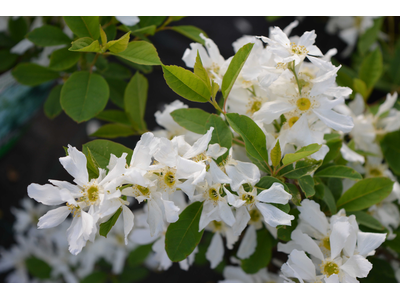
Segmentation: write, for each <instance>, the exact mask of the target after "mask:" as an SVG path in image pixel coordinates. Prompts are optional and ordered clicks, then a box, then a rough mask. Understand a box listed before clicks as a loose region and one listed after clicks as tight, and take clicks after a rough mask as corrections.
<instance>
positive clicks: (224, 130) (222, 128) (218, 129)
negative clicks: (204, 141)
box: [206, 114, 232, 163]
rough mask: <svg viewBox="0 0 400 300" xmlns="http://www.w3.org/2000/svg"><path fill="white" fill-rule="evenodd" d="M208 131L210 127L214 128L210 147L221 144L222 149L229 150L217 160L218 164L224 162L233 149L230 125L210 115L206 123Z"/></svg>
mask: <svg viewBox="0 0 400 300" xmlns="http://www.w3.org/2000/svg"><path fill="white" fill-rule="evenodd" d="M206 126H207V130H208V129H209V128H210V127H214V130H213V133H212V137H211V140H210V145H212V144H219V145H220V146H221V147H225V148H227V149H228V150H227V151H226V152H225V153H224V154H223V155H221V156H220V157H219V158H218V159H217V163H220V162H222V161H223V160H224V159H226V158H227V157H228V154H229V149H230V148H231V147H232V132H231V130H230V128H229V126H228V125H226V123H225V122H224V120H222V119H221V117H219V116H217V115H214V114H212V115H210V117H209V118H208V120H207V123H206Z"/></svg>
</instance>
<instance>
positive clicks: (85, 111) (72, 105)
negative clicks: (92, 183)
mask: <svg viewBox="0 0 400 300" xmlns="http://www.w3.org/2000/svg"><path fill="white" fill-rule="evenodd" d="M109 94H110V90H109V87H108V84H107V82H106V81H105V79H104V78H103V77H102V76H100V75H98V74H94V73H90V72H88V71H79V72H75V73H73V74H72V75H71V76H70V77H69V78H68V80H67V81H66V82H65V83H64V86H63V88H62V90H61V106H62V108H63V109H64V111H65V113H66V114H67V115H68V116H70V117H71V118H72V119H73V120H74V121H76V122H78V123H80V122H83V121H87V120H89V119H91V118H93V117H94V116H96V115H97V114H98V113H99V112H101V111H102V110H103V109H104V108H105V106H106V104H107V100H108V97H109Z"/></svg>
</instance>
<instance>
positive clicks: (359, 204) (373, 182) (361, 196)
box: [337, 177, 393, 211]
mask: <svg viewBox="0 0 400 300" xmlns="http://www.w3.org/2000/svg"><path fill="white" fill-rule="evenodd" d="M392 188H393V181H391V180H390V179H389V178H386V177H375V178H366V179H363V180H360V181H359V182H356V184H355V185H353V186H352V187H351V188H350V189H348V190H347V191H346V192H345V193H344V194H343V195H342V197H340V199H339V200H338V202H337V207H338V208H344V209H345V210H346V211H358V210H363V209H365V208H368V207H370V206H372V205H374V204H377V203H379V202H381V201H382V200H383V199H385V198H386V197H387V196H389V194H390V193H391V191H392Z"/></svg>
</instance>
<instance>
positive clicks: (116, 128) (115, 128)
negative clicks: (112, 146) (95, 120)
mask: <svg viewBox="0 0 400 300" xmlns="http://www.w3.org/2000/svg"><path fill="white" fill-rule="evenodd" d="M135 134H136V132H135V131H133V130H132V128H131V127H130V126H126V125H124V124H118V123H114V124H112V123H111V124H105V125H103V126H101V127H100V128H99V129H97V130H96V132H94V133H92V134H91V135H90V136H96V137H101V138H108V139H114V138H117V137H127V136H131V135H135Z"/></svg>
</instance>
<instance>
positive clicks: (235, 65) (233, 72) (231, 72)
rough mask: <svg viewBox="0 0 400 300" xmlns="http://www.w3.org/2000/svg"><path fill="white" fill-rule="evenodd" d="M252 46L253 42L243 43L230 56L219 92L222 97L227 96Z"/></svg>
mask: <svg viewBox="0 0 400 300" xmlns="http://www.w3.org/2000/svg"><path fill="white" fill-rule="evenodd" d="M253 46H254V44H252V43H248V44H246V45H244V46H243V47H242V48H240V49H239V50H238V51H237V52H236V54H235V56H234V57H233V58H232V60H231V63H230V64H229V67H228V70H226V73H225V75H224V78H223V79H222V86H221V92H222V95H223V96H224V99H226V98H228V95H229V93H230V92H231V89H232V87H233V84H234V83H235V81H236V78H237V77H238V76H239V73H240V71H241V70H242V68H243V66H244V63H245V62H246V59H247V57H249V55H250V52H251V49H253Z"/></svg>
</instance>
